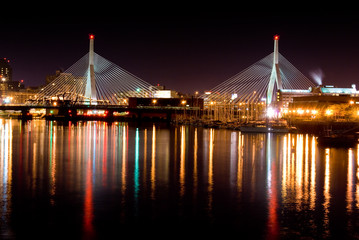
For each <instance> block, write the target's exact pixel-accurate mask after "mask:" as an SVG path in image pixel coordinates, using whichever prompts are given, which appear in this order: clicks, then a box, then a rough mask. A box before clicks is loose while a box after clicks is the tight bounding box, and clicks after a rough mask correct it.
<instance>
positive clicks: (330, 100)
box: [282, 84, 359, 121]
mask: <svg viewBox="0 0 359 240" xmlns="http://www.w3.org/2000/svg"><path fill="white" fill-rule="evenodd" d="M282 113H283V115H284V116H287V117H290V118H291V119H293V120H294V119H297V120H300V119H301V120H320V119H322V120H325V119H333V120H339V121H341V120H345V121H347V120H354V119H355V120H356V119H357V118H358V117H359V114H358V113H359V91H357V90H356V86H355V85H354V84H353V85H352V87H351V88H338V87H334V86H318V87H316V88H313V89H312V90H311V92H310V93H306V95H305V96H304V95H303V96H294V95H293V96H292V99H291V101H290V103H289V104H288V107H287V108H283V109H282Z"/></svg>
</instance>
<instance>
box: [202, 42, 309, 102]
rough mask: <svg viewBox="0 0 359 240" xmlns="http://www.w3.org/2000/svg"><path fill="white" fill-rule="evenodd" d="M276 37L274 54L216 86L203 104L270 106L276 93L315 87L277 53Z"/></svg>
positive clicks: (204, 97)
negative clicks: (259, 104) (255, 104)
mask: <svg viewBox="0 0 359 240" xmlns="http://www.w3.org/2000/svg"><path fill="white" fill-rule="evenodd" d="M278 40H279V36H278V35H276V36H274V52H273V53H271V54H269V55H267V56H266V57H264V58H262V59H261V60H259V61H257V62H256V63H254V64H252V65H251V66H249V67H247V68H246V69H244V70H243V71H241V72H239V73H238V74H236V75H234V76H233V77H231V78H229V79H228V80H226V81H224V82H222V83H221V84H219V85H217V86H215V87H214V88H212V89H211V90H210V91H208V92H207V94H203V95H202V96H201V97H202V98H203V99H204V100H205V104H214V103H216V104H228V103H231V104H241V103H243V104H248V103H266V104H268V105H271V104H272V103H273V99H274V98H273V95H274V94H275V93H276V92H277V90H279V89H308V88H309V87H315V84H314V83H313V82H312V81H311V80H309V79H308V78H307V77H305V76H304V75H303V74H302V73H301V72H300V71H299V70H298V69H297V68H296V67H294V66H293V65H292V64H291V63H290V62H289V61H288V60H287V59H286V58H285V57H284V56H283V55H281V54H280V53H279V51H278Z"/></svg>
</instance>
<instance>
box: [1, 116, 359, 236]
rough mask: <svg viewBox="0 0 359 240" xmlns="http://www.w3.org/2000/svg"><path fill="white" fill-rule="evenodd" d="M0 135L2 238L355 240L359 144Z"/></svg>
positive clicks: (139, 132) (213, 135)
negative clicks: (337, 146)
mask: <svg viewBox="0 0 359 240" xmlns="http://www.w3.org/2000/svg"><path fill="white" fill-rule="evenodd" d="M0 135H1V138H0V216H1V219H0V233H1V235H0V238H3V239H12V238H16V239H29V238H30V237H31V238H37V239H40V238H46V239H54V238H58V239H92V238H101V239H108V238H111V239H120V238H124V237H125V236H127V237H129V236H130V237H131V238H133V237H156V238H157V239H158V238H164V239H168V238H176V237H177V239H179V238H181V237H187V238H188V237H195V238H199V237H211V236H213V234H219V235H216V236H219V237H221V239H227V238H229V237H233V236H235V237H236V238H240V239H246V238H247V239H278V238H281V239H312V238H315V239H322V238H328V239H329V238H330V239H345V238H349V239H353V238H354V239H355V238H359V145H358V146H357V147H355V148H321V147H319V146H318V145H317V143H316V138H315V136H313V135H310V134H273V133H272V134H270V133H268V134H245V133H241V132H239V131H234V130H225V129H205V128H196V127H192V126H166V125H161V124H152V123H147V124H140V125H139V124H135V123H112V124H109V123H106V122H99V121H97V122H96V121H94V122H78V123H71V122H65V123H59V122H55V121H44V120H32V121H21V120H8V119H0ZM128 234H130V235H128Z"/></svg>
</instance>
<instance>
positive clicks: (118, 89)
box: [35, 35, 154, 105]
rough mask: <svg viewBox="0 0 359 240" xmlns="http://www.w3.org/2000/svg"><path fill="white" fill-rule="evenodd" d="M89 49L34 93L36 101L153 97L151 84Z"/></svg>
mask: <svg viewBox="0 0 359 240" xmlns="http://www.w3.org/2000/svg"><path fill="white" fill-rule="evenodd" d="M94 39H95V37H94V35H90V49H89V52H88V53H87V54H86V55H85V56H83V57H82V58H81V59H79V60H78V61H77V62H76V63H75V64H73V65H72V66H71V67H69V68H68V69H67V70H65V71H64V72H63V73H61V74H60V76H58V77H57V78H56V79H55V80H53V81H52V82H51V83H49V84H48V85H47V86H46V87H44V88H43V89H41V91H40V92H39V93H38V94H37V95H36V96H35V100H36V101H37V102H38V103H40V104H41V103H43V104H44V103H46V102H48V101H51V100H63V101H66V100H68V101H71V102H72V103H77V104H87V105H97V104H106V105H108V104H110V105H126V103H127V99H128V98H129V97H152V93H153V91H154V87H153V86H151V84H149V83H147V82H145V81H144V80H142V79H140V78H138V77H136V76H134V75H133V74H131V73H129V72H127V71H126V70H124V69H122V68H121V67H119V66H117V65H116V64H114V63H112V62H110V61H109V60H107V59H105V58H103V57H101V56H100V55H98V54H97V53H95V52H94Z"/></svg>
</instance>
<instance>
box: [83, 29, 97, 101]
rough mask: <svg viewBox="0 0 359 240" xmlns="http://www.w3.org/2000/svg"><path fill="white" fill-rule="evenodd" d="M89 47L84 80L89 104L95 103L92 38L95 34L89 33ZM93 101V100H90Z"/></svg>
mask: <svg viewBox="0 0 359 240" xmlns="http://www.w3.org/2000/svg"><path fill="white" fill-rule="evenodd" d="M89 39H90V49H89V66H88V73H87V80H86V90H85V97H86V98H87V99H90V104H96V103H97V102H96V100H97V96H96V79H95V65H94V40H95V35H93V34H90V35H89ZM92 101H94V102H92Z"/></svg>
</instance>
